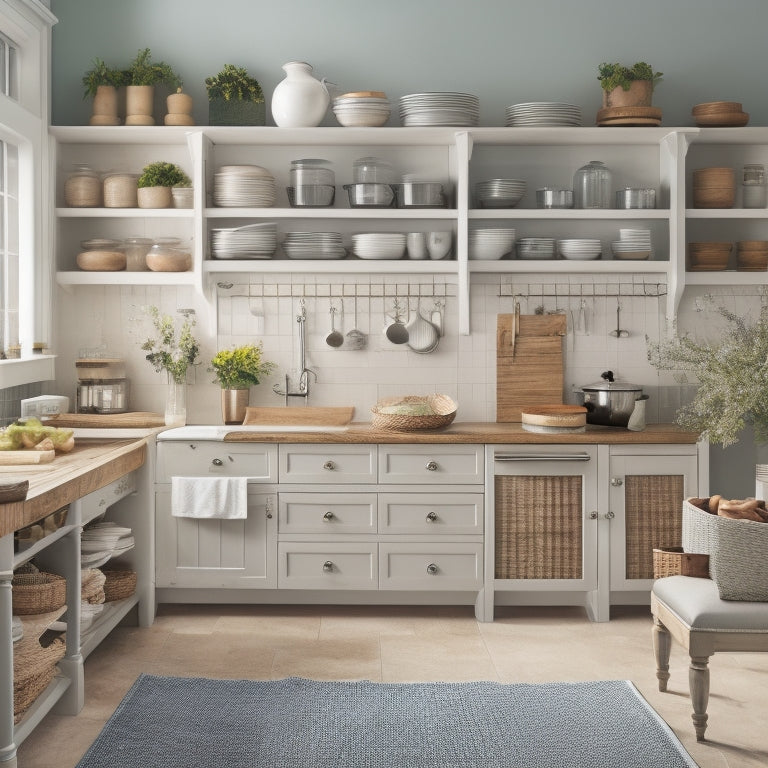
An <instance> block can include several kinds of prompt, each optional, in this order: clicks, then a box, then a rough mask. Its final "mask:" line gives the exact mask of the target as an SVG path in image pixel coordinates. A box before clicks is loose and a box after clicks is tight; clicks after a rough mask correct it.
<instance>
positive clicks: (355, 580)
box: [277, 542, 378, 589]
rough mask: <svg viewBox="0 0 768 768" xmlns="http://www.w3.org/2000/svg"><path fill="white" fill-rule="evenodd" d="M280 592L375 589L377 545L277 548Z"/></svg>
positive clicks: (295, 544) (285, 545)
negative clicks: (287, 590) (290, 590)
mask: <svg viewBox="0 0 768 768" xmlns="http://www.w3.org/2000/svg"><path fill="white" fill-rule="evenodd" d="M277 559H278V576H277V586H278V588H279V589H376V587H377V586H378V583H377V582H378V560H377V552H376V544H375V543H372V542H361V543H359V544H338V543H336V542H329V543H318V544H312V543H308V544H299V543H293V542H291V543H286V542H282V543H280V544H278V551H277Z"/></svg>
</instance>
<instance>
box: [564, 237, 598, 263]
mask: <svg viewBox="0 0 768 768" xmlns="http://www.w3.org/2000/svg"><path fill="white" fill-rule="evenodd" d="M557 250H558V251H559V253H560V255H561V256H562V257H563V258H564V259H572V260H574V261H588V260H590V259H599V258H600V254H601V253H602V250H603V245H602V243H601V242H600V241H599V240H591V239H588V238H582V239H572V240H558V241H557Z"/></svg>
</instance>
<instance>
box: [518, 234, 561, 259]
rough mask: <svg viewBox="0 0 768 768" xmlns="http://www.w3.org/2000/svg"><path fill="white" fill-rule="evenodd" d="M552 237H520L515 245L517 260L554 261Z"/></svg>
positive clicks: (553, 241) (554, 249) (553, 240)
mask: <svg viewBox="0 0 768 768" xmlns="http://www.w3.org/2000/svg"><path fill="white" fill-rule="evenodd" d="M555 251H556V248H555V239H554V238H553V237H521V238H520V240H519V241H518V243H517V258H518V259H554V258H555Z"/></svg>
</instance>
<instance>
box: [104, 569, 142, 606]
mask: <svg viewBox="0 0 768 768" xmlns="http://www.w3.org/2000/svg"><path fill="white" fill-rule="evenodd" d="M104 575H105V576H106V577H107V580H106V582H105V583H104V599H105V601H106V602H108V603H110V602H112V601H113V600H123V599H124V598H126V597H130V596H131V595H132V594H133V593H134V592H135V591H136V571H128V570H116V571H104Z"/></svg>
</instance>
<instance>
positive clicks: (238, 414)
mask: <svg viewBox="0 0 768 768" xmlns="http://www.w3.org/2000/svg"><path fill="white" fill-rule="evenodd" d="M250 394H251V391H250V389H222V390H221V417H222V419H224V423H225V424H242V423H243V419H245V409H246V408H247V407H248V398H249V396H250Z"/></svg>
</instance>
